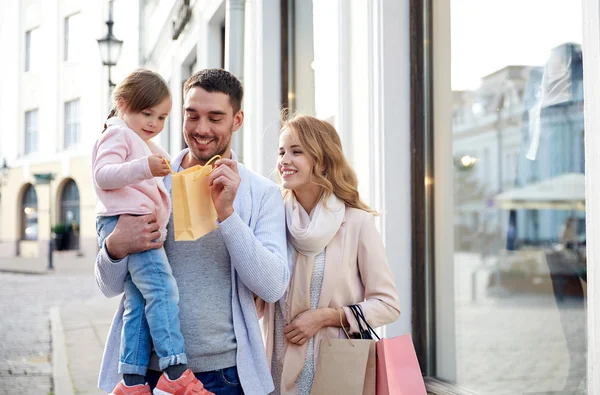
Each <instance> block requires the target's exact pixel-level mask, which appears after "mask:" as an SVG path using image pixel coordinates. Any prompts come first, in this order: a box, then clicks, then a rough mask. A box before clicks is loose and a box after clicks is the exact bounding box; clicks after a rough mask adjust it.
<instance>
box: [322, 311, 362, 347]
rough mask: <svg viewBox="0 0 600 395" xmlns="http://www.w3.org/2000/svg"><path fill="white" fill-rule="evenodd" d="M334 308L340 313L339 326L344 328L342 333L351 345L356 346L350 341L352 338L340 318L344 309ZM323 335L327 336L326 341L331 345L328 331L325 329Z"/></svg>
mask: <svg viewBox="0 0 600 395" xmlns="http://www.w3.org/2000/svg"><path fill="white" fill-rule="evenodd" d="M336 310H337V311H338V313H339V314H340V326H341V327H342V329H343V330H344V333H345V334H346V337H347V338H348V341H349V342H350V344H351V345H352V347H356V346H355V345H354V343H353V342H352V338H351V337H350V335H349V334H348V331H347V330H346V327H345V326H344V320H343V319H342V313H343V312H344V309H343V308H341V307H340V308H339V309H336ZM325 335H326V336H327V343H328V344H329V347H331V338H330V337H329V331H327V330H325Z"/></svg>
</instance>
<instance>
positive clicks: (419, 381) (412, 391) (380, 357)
mask: <svg viewBox="0 0 600 395" xmlns="http://www.w3.org/2000/svg"><path fill="white" fill-rule="evenodd" d="M376 347H377V379H376V383H377V395H427V390H426V389H425V383H424V382H423V375H422V373H421V368H420V367H419V361H418V360H417V354H416V353H415V347H414V345H413V342H412V338H411V337H410V335H409V334H407V335H402V336H398V337H394V338H391V339H381V340H379V341H378V342H377V346H376Z"/></svg>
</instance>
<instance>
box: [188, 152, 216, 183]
mask: <svg viewBox="0 0 600 395" xmlns="http://www.w3.org/2000/svg"><path fill="white" fill-rule="evenodd" d="M219 159H221V155H215V156H213V157H212V158H210V160H209V161H208V162H206V164H205V165H204V166H202V170H200V173H198V175H197V176H196V177H194V181H196V180H197V179H198V178H199V177H200V176H201V175H205V176H207V175H209V174H210V173H212V172H213V170H214V169H210V171H209V172H208V173H207V174H204V169H206V168H207V167H208V165H210V164H211V162H212V161H214V160H219Z"/></svg>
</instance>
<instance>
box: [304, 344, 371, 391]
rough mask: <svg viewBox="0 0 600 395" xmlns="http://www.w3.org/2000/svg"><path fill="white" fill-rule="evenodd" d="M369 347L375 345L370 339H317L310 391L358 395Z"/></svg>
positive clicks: (366, 363) (361, 386)
mask: <svg viewBox="0 0 600 395" xmlns="http://www.w3.org/2000/svg"><path fill="white" fill-rule="evenodd" d="M371 347H375V341H373V340H362V339H351V340H350V339H321V345H320V347H319V359H318V360H317V366H316V367H315V377H314V380H313V385H312V390H311V392H310V394H311V395H362V394H363V388H364V385H365V377H366V373H367V365H368V362H369V355H370V354H371ZM374 351H375V350H374V349H373V351H372V354H371V355H372V358H373V363H374V362H375V352H374ZM371 380H372V378H371Z"/></svg>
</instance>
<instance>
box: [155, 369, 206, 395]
mask: <svg viewBox="0 0 600 395" xmlns="http://www.w3.org/2000/svg"><path fill="white" fill-rule="evenodd" d="M154 395H215V394H214V393H212V392H210V391H208V390H207V389H206V388H204V384H202V382H200V380H198V379H197V378H196V376H194V373H193V372H192V371H191V370H189V369H188V370H186V371H185V372H183V374H182V375H181V377H180V378H178V379H177V380H171V379H169V377H168V376H167V374H166V373H163V374H162V376H160V379H159V380H158V384H156V388H154Z"/></svg>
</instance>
